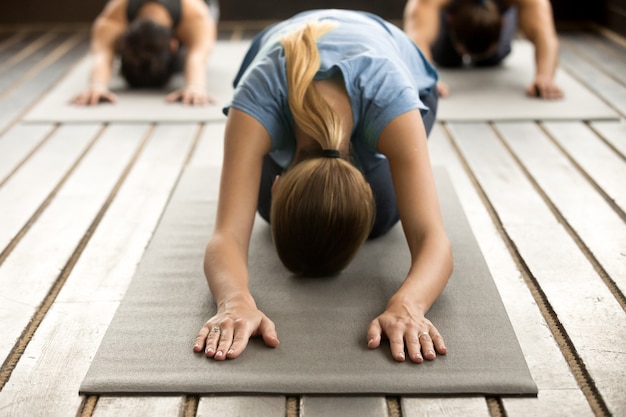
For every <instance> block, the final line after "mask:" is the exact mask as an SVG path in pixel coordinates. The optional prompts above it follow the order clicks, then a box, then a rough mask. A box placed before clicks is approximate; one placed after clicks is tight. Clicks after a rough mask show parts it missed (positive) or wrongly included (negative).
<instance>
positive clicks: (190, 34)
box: [72, 0, 219, 106]
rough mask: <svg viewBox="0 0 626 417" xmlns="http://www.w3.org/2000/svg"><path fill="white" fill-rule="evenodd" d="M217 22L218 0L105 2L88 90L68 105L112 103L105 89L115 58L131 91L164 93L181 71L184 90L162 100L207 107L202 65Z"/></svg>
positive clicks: (97, 26)
mask: <svg viewBox="0 0 626 417" xmlns="http://www.w3.org/2000/svg"><path fill="white" fill-rule="evenodd" d="M218 17H219V7H218V2H217V0H206V1H205V0H110V1H109V2H108V3H107V5H106V6H105V8H104V10H103V11H102V12H101V13H100V15H99V16H98V17H97V19H96V20H95V22H94V24H93V27H92V34H91V58H92V65H93V66H92V70H91V74H90V79H89V85H88V86H87V88H86V89H85V90H84V91H82V92H81V93H80V94H78V95H77V96H76V97H75V98H74V99H73V100H72V102H73V103H74V104H78V105H85V106H89V105H96V104H98V103H100V102H102V101H108V102H115V101H116V100H117V97H116V95H115V94H113V93H112V92H111V91H109V88H108V85H109V81H110V79H111V75H112V71H113V66H114V60H115V57H116V56H117V55H119V57H120V61H121V68H120V72H121V74H122V76H123V77H124V78H125V80H126V82H127V83H128V85H129V86H130V87H131V88H161V87H164V86H165V85H166V84H167V82H168V81H169V79H170V78H171V76H172V75H173V74H174V73H176V72H180V71H181V70H182V71H184V76H185V85H184V87H183V88H182V89H180V90H178V91H174V92H172V93H170V94H169V95H168V96H167V97H166V100H167V101H170V102H172V101H181V102H182V103H183V104H189V105H203V104H207V103H209V102H210V101H211V100H212V99H211V97H210V96H209V94H208V93H207V91H206V61H207V59H208V58H209V55H210V53H211V51H212V49H213V46H214V44H215V40H216V37H217V20H218Z"/></svg>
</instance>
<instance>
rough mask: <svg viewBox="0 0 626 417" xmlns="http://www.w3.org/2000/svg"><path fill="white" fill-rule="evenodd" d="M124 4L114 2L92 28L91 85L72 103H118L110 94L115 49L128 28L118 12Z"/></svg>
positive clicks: (108, 5)
mask: <svg viewBox="0 0 626 417" xmlns="http://www.w3.org/2000/svg"><path fill="white" fill-rule="evenodd" d="M124 4H125V2H123V1H112V2H110V3H109V4H107V6H106V7H105V9H104V10H103V11H102V13H101V14H100V15H99V16H98V18H96V20H95V21H94V23H93V26H92V29H91V49H90V59H91V64H92V67H91V72H90V75H89V85H88V86H87V88H85V89H84V90H83V91H82V92H81V93H79V94H78V95H77V96H76V97H74V99H73V100H72V102H73V103H74V104H78V105H81V106H93V105H96V104H98V103H100V102H101V101H108V102H115V101H116V100H117V97H116V96H115V94H113V93H112V92H110V91H109V81H110V80H111V75H112V71H113V61H114V59H115V48H116V44H117V42H118V41H119V39H120V37H121V36H122V34H123V33H124V31H125V30H126V28H127V24H126V21H125V19H124V17H123V16H122V15H120V11H119V10H118V9H119V8H120V7H122V6H123V5H124Z"/></svg>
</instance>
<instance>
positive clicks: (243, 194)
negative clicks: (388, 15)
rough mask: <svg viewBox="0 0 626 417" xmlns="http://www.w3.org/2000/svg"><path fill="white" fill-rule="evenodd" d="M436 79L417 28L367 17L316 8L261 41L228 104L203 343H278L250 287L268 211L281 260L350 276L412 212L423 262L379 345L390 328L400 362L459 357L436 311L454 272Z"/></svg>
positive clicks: (410, 234)
mask: <svg viewBox="0 0 626 417" xmlns="http://www.w3.org/2000/svg"><path fill="white" fill-rule="evenodd" d="M436 82H437V73H436V72H435V70H434V68H433V67H432V66H431V65H430V64H429V62H428V61H427V60H426V59H425V57H424V56H423V55H422V53H421V52H420V50H419V48H418V47H417V46H416V45H415V44H414V43H413V42H412V41H411V40H410V39H409V38H408V37H407V36H406V34H405V33H404V32H402V30H400V29H399V28H397V27H395V26H393V25H391V24H389V23H387V22H385V21H384V20H382V19H380V18H379V17H377V16H374V15H371V14H367V13H362V12H353V11H347V10H317V11H311V12H304V13H301V14H298V15H296V16H294V17H292V18H291V19H288V20H286V21H283V22H280V23H278V24H276V25H274V26H271V27H270V28H268V29H266V30H265V31H264V32H262V33H261V34H259V35H258V36H257V37H256V38H255V40H254V41H253V43H252V45H251V47H250V49H249V51H248V53H247V55H246V56H245V58H244V60H243V64H242V66H241V69H240V71H239V74H238V75H237V77H236V79H235V92H234V96H233V99H232V101H231V103H230V104H229V106H228V107H227V108H226V109H225V111H226V112H227V115H228V119H227V122H226V131H225V138H224V159H223V167H222V176H221V185H220V191H219V202H218V207H217V214H216V223H215V229H214V231H213V234H212V236H211V238H210V240H209V243H208V245H207V247H206V253H205V261H204V269H205V275H206V278H207V282H208V284H209V288H210V291H211V293H212V295H213V298H214V300H215V302H216V305H217V312H216V314H215V315H214V316H213V317H211V318H209V320H208V321H207V322H206V323H205V324H204V326H202V328H201V329H200V331H199V333H198V335H197V337H196V340H195V343H194V346H193V349H194V351H196V352H204V354H205V355H206V356H207V357H209V358H214V359H215V360H224V359H234V358H236V357H238V356H239V355H240V354H241V353H242V351H243V350H244V349H245V348H246V346H247V344H248V340H249V338H250V337H252V336H260V337H262V338H263V340H264V342H265V343H266V345H268V346H270V347H276V346H277V345H278V343H279V342H278V336H277V333H276V329H275V325H274V323H273V322H272V320H271V318H270V317H268V316H266V315H265V314H264V313H263V312H262V311H260V310H259V309H258V308H257V306H256V303H255V300H254V297H253V294H252V293H251V292H250V290H249V287H248V281H249V280H254V279H256V278H257V277H255V276H254V273H255V271H249V270H248V247H249V244H250V235H251V231H252V226H253V223H254V218H255V212H256V211H257V210H258V212H259V213H260V215H261V216H262V217H263V218H265V220H267V221H269V222H270V224H271V229H272V236H273V241H274V246H275V248H276V251H277V253H278V255H279V258H280V259H281V261H282V263H283V264H284V265H285V267H286V268H287V269H289V270H290V271H291V272H293V273H295V274H299V275H303V276H323V275H329V274H330V275H333V274H337V273H339V272H340V271H341V270H343V269H344V268H345V267H346V266H347V265H348V264H349V263H350V261H351V260H352V259H353V257H354V255H355V254H356V252H357V251H358V250H359V248H360V247H361V245H362V244H363V243H364V241H365V240H366V239H368V238H374V237H376V236H380V235H382V234H384V233H386V232H387V231H388V230H389V229H391V227H393V225H394V224H396V223H397V222H398V220H400V221H401V223H402V227H403V230H404V232H405V236H406V239H407V243H408V246H409V250H410V252H411V266H410V268H409V269H408V271H407V272H406V277H403V278H405V279H404V281H403V283H402V285H400V287H399V288H398V290H397V292H396V293H395V294H394V295H393V296H392V297H391V298H390V300H389V302H388V304H387V307H386V309H385V310H384V311H381V314H380V315H379V316H378V317H372V319H373V320H372V322H371V323H370V325H369V327H368V329H367V340H368V346H369V347H370V348H372V349H373V348H376V347H378V346H379V345H380V344H381V341H382V338H383V336H386V337H387V339H388V340H389V343H390V345H391V352H392V355H393V358H394V359H395V360H398V361H404V360H406V359H407V358H408V359H409V360H410V361H412V362H415V363H420V362H423V360H424V359H427V360H433V359H435V357H436V355H437V354H445V353H446V347H445V345H444V340H443V338H442V336H441V334H440V333H439V332H438V331H437V328H436V327H435V325H434V324H433V323H431V322H430V321H429V320H428V319H426V317H425V315H426V313H427V311H428V310H429V308H430V306H431V305H432V303H433V302H434V301H435V299H436V298H437V297H438V296H439V295H440V293H441V292H442V291H443V289H444V287H445V286H446V283H447V281H448V279H449V277H450V274H451V271H452V254H451V249H450V242H449V240H448V237H447V235H446V232H445V230H444V227H443V222H442V218H441V212H440V208H439V202H438V199H437V193H436V190H435V185H434V180H433V174H432V169H431V165H430V161H429V156H428V148H427V132H429V131H430V129H431V127H432V125H433V123H434V120H435V113H436V109H437V91H436ZM339 279H341V278H339ZM329 325H332V323H329ZM363 333H364V335H365V333H366V329H363ZM332 349H333V347H332V346H329V347H328V350H329V354H330V355H332Z"/></svg>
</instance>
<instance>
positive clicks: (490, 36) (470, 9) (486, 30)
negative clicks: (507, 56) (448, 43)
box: [449, 0, 502, 59]
mask: <svg viewBox="0 0 626 417" xmlns="http://www.w3.org/2000/svg"><path fill="white" fill-rule="evenodd" d="M449 24H450V34H451V37H452V42H453V43H454V46H455V48H456V49H457V51H458V52H459V53H460V54H467V55H469V56H471V57H472V58H474V59H485V58H489V57H490V56H491V55H493V54H495V53H496V50H497V47H498V41H499V39H500V32H501V31H502V16H501V15H500V11H499V9H498V6H497V5H496V4H495V3H494V2H493V0H461V1H460V2H459V3H458V5H457V6H456V9H455V11H454V14H453V15H452V16H450V18H449Z"/></svg>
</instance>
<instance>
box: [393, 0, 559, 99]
mask: <svg viewBox="0 0 626 417" xmlns="http://www.w3.org/2000/svg"><path fill="white" fill-rule="evenodd" d="M518 23H519V28H520V29H521V31H522V33H523V34H524V35H525V36H526V38H528V39H529V40H530V42H531V43H532V44H533V45H534V48H535V77H534V79H533V80H532V82H531V83H530V84H529V85H528V87H527V88H526V94H528V95H529V96H533V97H540V98H543V99H548V100H551V99H558V98H561V97H562V96H563V92H562V91H561V89H560V88H559V87H558V86H557V85H556V84H555V83H554V73H555V71H556V68H557V65H558V54H559V42H558V38H557V35H556V30H555V28H554V22H553V16H552V7H551V5H550V1H549V0H408V2H407V4H406V6H405V9H404V30H405V32H406V33H407V34H408V35H409V37H411V39H413V41H414V42H415V43H416V44H417V45H418V46H419V47H420V48H421V49H422V51H424V53H425V54H426V56H427V57H428V59H429V60H431V62H434V63H436V64H437V65H439V66H440V67H460V66H463V65H464V64H466V63H467V62H468V61H469V62H470V63H471V64H472V65H475V66H493V65H498V64H499V63H500V62H501V61H502V60H503V59H504V58H505V57H506V56H507V55H508V54H509V53H510V52H511V43H512V41H513V38H514V37H515V33H516V31H517V28H518ZM438 90H439V93H440V95H441V96H444V97H445V96H446V95H448V93H449V90H448V87H447V85H446V84H445V83H443V82H439V84H438Z"/></svg>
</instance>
